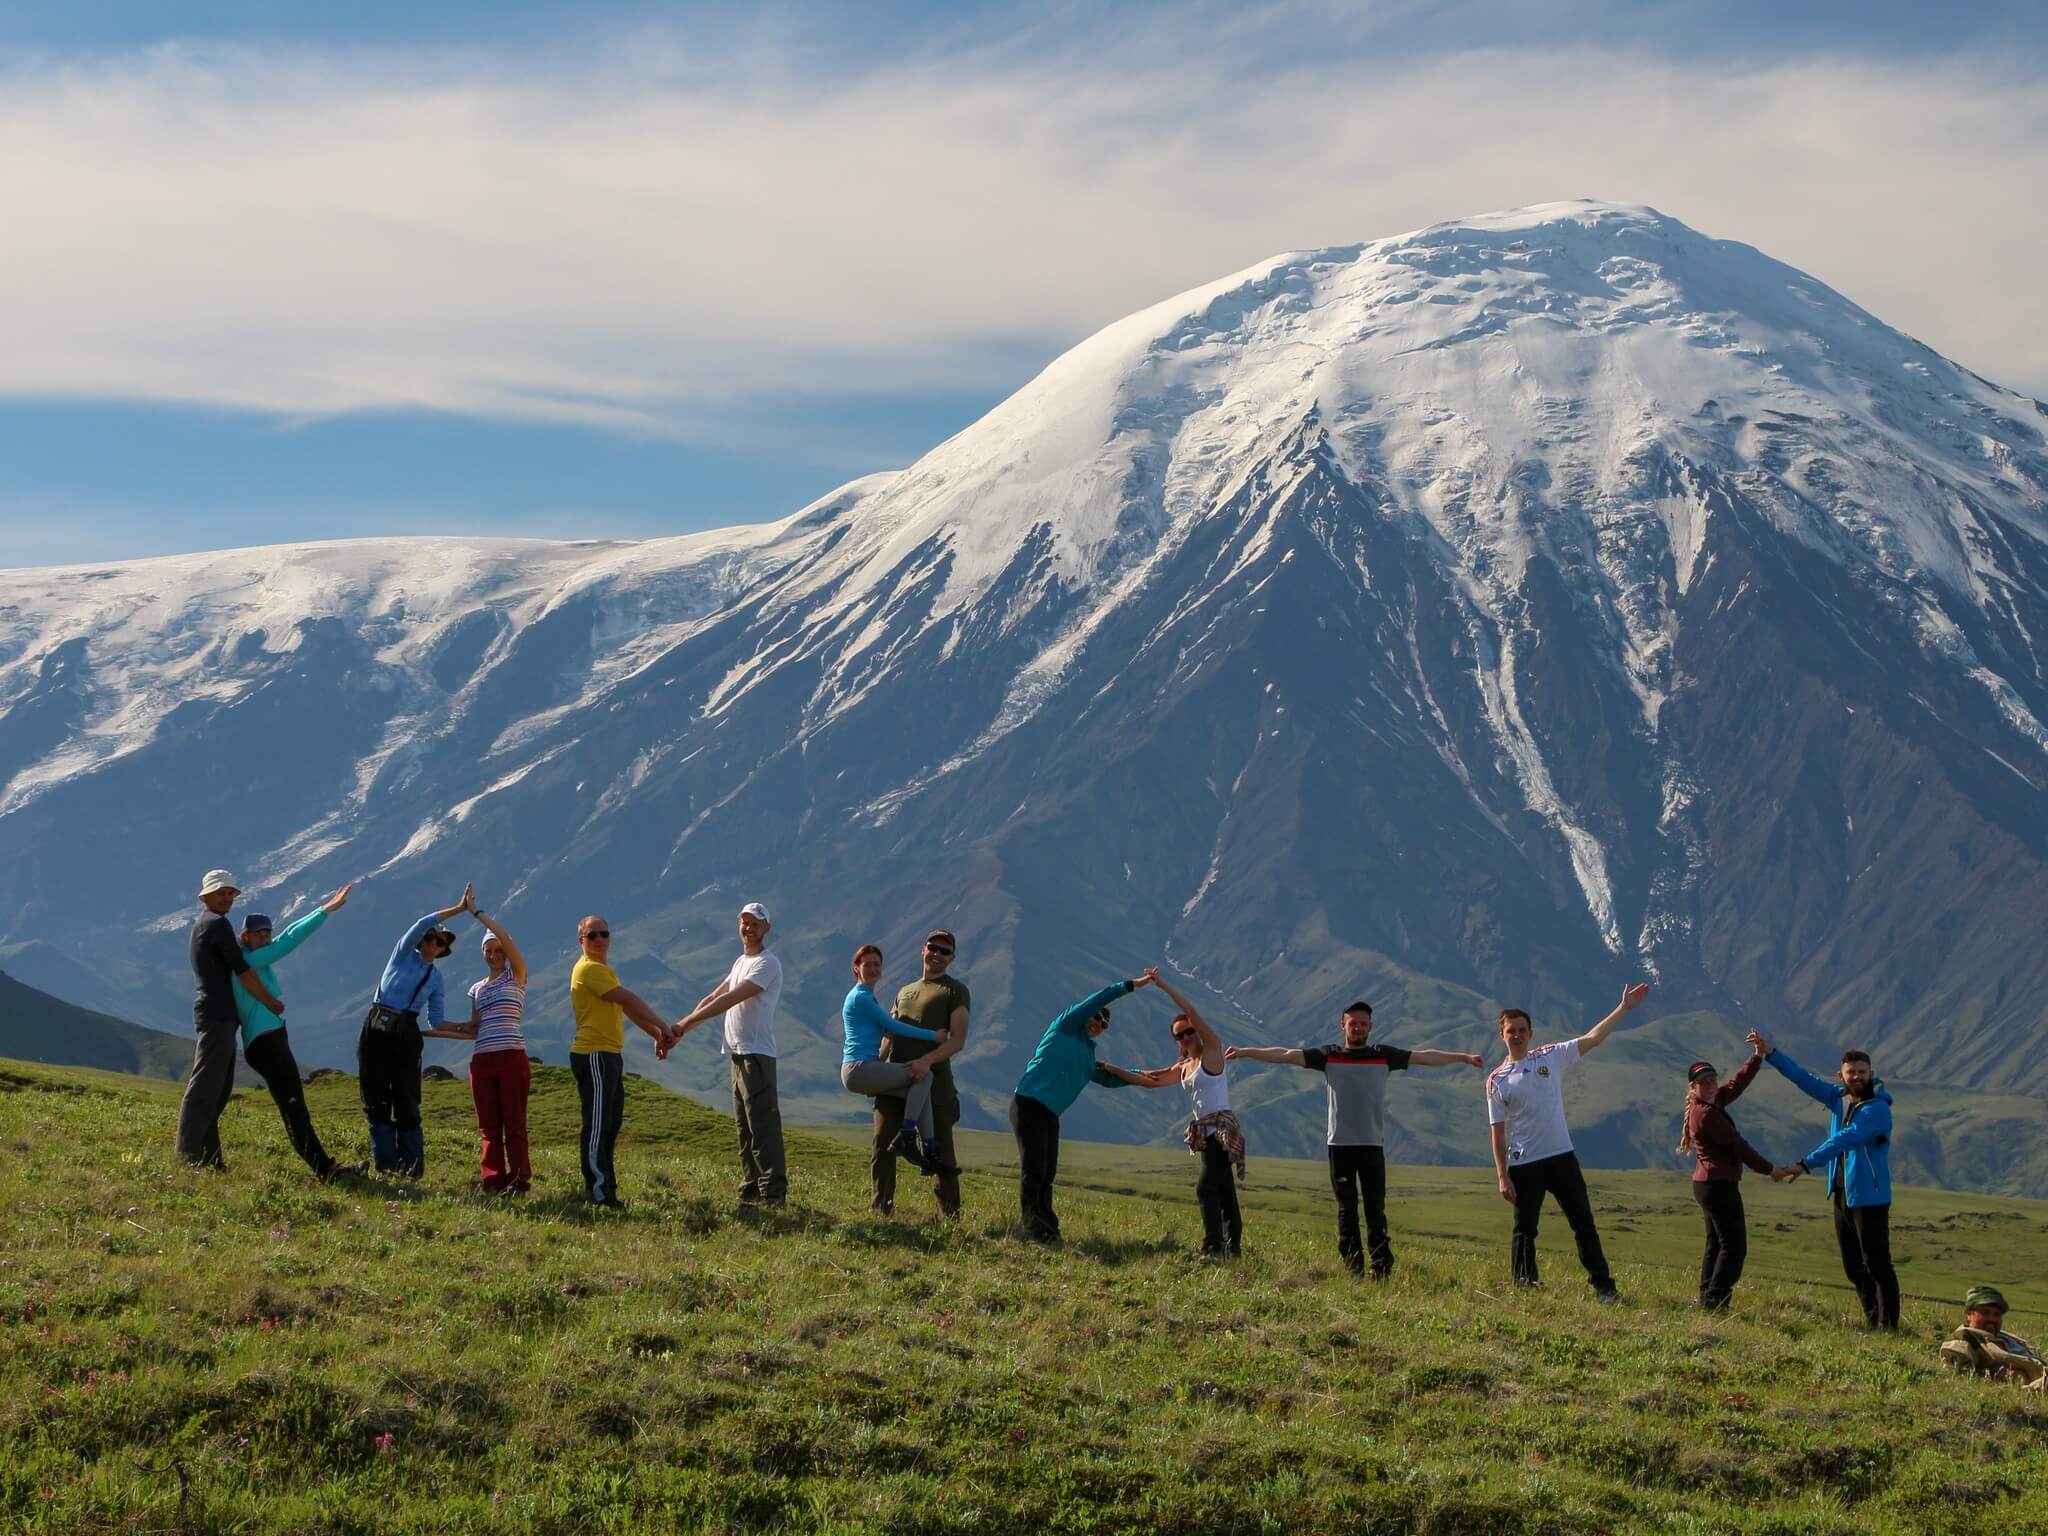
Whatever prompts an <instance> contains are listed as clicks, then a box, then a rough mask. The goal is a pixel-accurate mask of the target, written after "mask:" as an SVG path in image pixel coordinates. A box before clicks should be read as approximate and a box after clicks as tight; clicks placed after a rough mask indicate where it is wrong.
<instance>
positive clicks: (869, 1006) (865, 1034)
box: [839, 982, 939, 1062]
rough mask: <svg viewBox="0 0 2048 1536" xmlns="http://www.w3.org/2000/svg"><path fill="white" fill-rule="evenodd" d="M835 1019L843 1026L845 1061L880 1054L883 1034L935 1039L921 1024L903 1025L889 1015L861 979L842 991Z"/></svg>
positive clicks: (861, 1059) (874, 1057)
mask: <svg viewBox="0 0 2048 1536" xmlns="http://www.w3.org/2000/svg"><path fill="white" fill-rule="evenodd" d="M839 1018H840V1021H841V1022H842V1023H843V1024H844V1025H845V1026H846V1059H847V1061H849V1062H855V1061H874V1060H875V1059H876V1058H878V1057H879V1056H880V1055H881V1054H882V1036H884V1035H908V1036H909V1037H910V1038H911V1039H913V1040H936V1039H938V1038H939V1037H938V1035H937V1034H936V1033H934V1032H933V1031H931V1030H929V1029H926V1028H924V1027H923V1026H922V1025H919V1024H906V1023H904V1022H903V1020H901V1019H896V1018H891V1017H890V1016H889V1015H888V1013H887V1012H885V1011H884V1010H883V1008H882V1005H881V1004H880V1003H879V1002H878V1001H876V999H875V993H874V989H873V988H872V987H870V986H868V985H867V984H866V983H865V982H855V983H854V986H853V990H852V991H851V992H849V993H847V994H846V1002H845V1004H844V1006H842V1007H841V1008H840V1010H839Z"/></svg>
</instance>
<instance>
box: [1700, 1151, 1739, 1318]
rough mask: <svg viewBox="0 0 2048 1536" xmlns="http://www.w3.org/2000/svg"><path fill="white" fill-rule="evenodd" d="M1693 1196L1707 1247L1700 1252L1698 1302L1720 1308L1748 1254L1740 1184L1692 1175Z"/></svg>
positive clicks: (1732, 1288) (1726, 1299)
mask: <svg viewBox="0 0 2048 1536" xmlns="http://www.w3.org/2000/svg"><path fill="white" fill-rule="evenodd" d="M1692 1197H1693V1199H1695V1200H1697V1201H1698V1202H1699V1205H1700V1213H1701V1214H1702V1215H1704V1216H1705V1217H1706V1219H1707V1248H1706V1252H1704V1253H1702V1254H1701V1255H1700V1305H1701V1306H1703V1307H1705V1308H1706V1309H1707V1310H1708V1311H1710V1312H1719V1311H1720V1310H1721V1309H1722V1308H1724V1307H1726V1306H1727V1305H1728V1298H1729V1297H1730V1296H1731V1295H1732V1294H1734V1291H1735V1282H1736V1281H1738V1280H1740V1279H1741V1278H1742V1265H1743V1261H1744V1260H1746V1259H1747V1258H1748V1257H1749V1223H1748V1222H1747V1221H1746V1220H1744V1219H1743V1215H1742V1186H1741V1185H1740V1184H1738V1183H1736V1181H1735V1180H1733V1179H1695V1180H1693V1186H1692Z"/></svg>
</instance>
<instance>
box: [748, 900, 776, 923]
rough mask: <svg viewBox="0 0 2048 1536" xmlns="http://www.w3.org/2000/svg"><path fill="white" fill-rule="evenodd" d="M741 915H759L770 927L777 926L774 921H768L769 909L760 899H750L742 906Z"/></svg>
mask: <svg viewBox="0 0 2048 1536" xmlns="http://www.w3.org/2000/svg"><path fill="white" fill-rule="evenodd" d="M740 916H741V917H758V918H759V919H761V921H762V922H764V923H768V926H769V927H771V928H773V927H774V926H775V925H774V924H773V923H769V922H768V909H767V908H766V907H764V906H762V905H761V903H759V902H758V901H750V902H748V903H747V904H746V905H745V906H744V907H741V908H740Z"/></svg>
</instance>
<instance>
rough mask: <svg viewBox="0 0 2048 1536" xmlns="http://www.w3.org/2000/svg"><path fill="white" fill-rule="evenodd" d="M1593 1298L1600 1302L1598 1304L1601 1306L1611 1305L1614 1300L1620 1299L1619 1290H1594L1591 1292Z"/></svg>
mask: <svg viewBox="0 0 2048 1536" xmlns="http://www.w3.org/2000/svg"><path fill="white" fill-rule="evenodd" d="M1593 1299H1594V1300H1595V1301H1597V1302H1599V1303H1600V1305H1601V1306H1603V1307H1611V1306H1613V1305H1614V1304H1615V1303H1616V1302H1618V1301H1620V1300H1621V1292H1619V1291H1595V1292H1594V1293H1593Z"/></svg>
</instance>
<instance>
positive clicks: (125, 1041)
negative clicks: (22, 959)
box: [0, 971, 192, 1077]
mask: <svg viewBox="0 0 2048 1536" xmlns="http://www.w3.org/2000/svg"><path fill="white" fill-rule="evenodd" d="M0 1057H9V1058H12V1059H14V1060H18V1061H37V1062H43V1063H45V1064H48V1065H61V1066H75V1067H104V1068H106V1069H107V1070H108V1071H112V1072H139V1073H141V1074H142V1075H143V1076H145V1077H178V1076H180V1075H182V1074H183V1073H184V1072H185V1071H187V1070H188V1069H189V1068H190V1067H191V1065H192V1039H191V1036H189V1035H186V1036H182V1037H180V1036H177V1035H168V1034H165V1033H164V1032H163V1031H161V1030H155V1029H144V1028H143V1027H142V1026H141V1025H140V1024H130V1023H128V1022H127V1021H126V1020H123V1019H117V1018H115V1017H113V1016H112V1015H111V1014H105V1013H94V1012H93V1011H92V1010H91V1009H90V1008H81V1007H79V1006H78V1005H77V1004H76V1003H67V1002H65V1001H64V1000H63V999H62V998H57V997H52V996H51V995H50V994H49V993H47V992H42V991H38V990H37V989H36V988H34V987H31V986H29V985H27V984H26V983H24V982H21V981H18V980H16V979H15V978H14V977H12V976H10V975H8V974H7V973H6V972H5V971H0Z"/></svg>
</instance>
